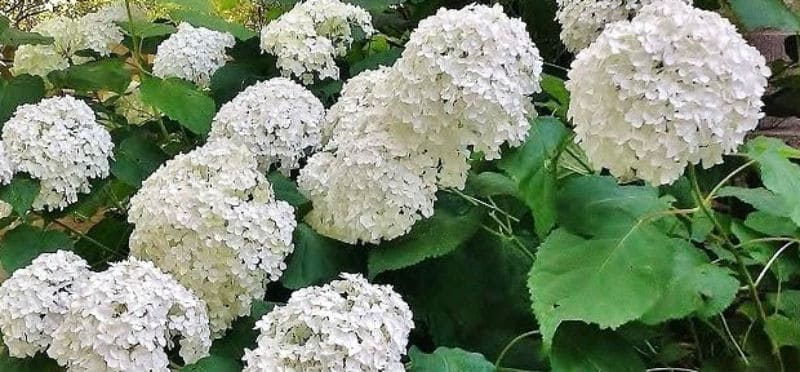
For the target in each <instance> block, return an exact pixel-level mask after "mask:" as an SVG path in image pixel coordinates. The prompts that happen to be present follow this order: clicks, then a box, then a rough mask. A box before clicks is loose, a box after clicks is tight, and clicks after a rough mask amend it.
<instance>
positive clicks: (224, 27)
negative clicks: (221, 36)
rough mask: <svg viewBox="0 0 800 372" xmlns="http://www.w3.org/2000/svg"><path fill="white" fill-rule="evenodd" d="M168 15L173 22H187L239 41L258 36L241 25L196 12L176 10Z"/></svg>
mask: <svg viewBox="0 0 800 372" xmlns="http://www.w3.org/2000/svg"><path fill="white" fill-rule="evenodd" d="M169 15H170V17H171V19H172V20H173V21H175V22H187V23H190V24H192V25H193V26H195V27H205V28H208V29H211V30H215V31H220V32H228V33H230V34H231V35H233V36H234V37H236V38H237V39H239V40H247V39H250V38H253V37H256V36H258V33H256V32H254V31H251V30H249V29H247V28H246V27H244V26H242V25H239V24H236V23H231V22H228V21H226V20H224V19H222V18H219V17H217V16H215V15H211V14H207V13H201V12H198V11H196V10H188V9H176V10H173V11H170V12H169Z"/></svg>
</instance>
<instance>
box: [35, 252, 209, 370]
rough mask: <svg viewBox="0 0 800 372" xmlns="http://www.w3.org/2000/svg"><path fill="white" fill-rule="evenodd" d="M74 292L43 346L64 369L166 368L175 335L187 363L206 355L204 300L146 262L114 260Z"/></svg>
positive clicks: (80, 284) (207, 340) (207, 342)
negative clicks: (46, 343)
mask: <svg viewBox="0 0 800 372" xmlns="http://www.w3.org/2000/svg"><path fill="white" fill-rule="evenodd" d="M73 291H74V294H73V296H72V301H71V303H70V305H69V309H68V311H67V312H66V314H65V315H64V319H63V322H62V324H61V325H60V326H59V327H58V328H57V329H56V330H55V332H53V335H52V337H53V340H52V345H51V346H50V348H49V349H48V350H47V353H48V355H49V356H50V357H52V358H53V359H55V360H56V361H57V362H58V363H59V364H60V365H62V366H66V367H67V369H68V370H71V371H163V372H167V371H169V368H167V366H168V364H169V360H168V358H167V354H166V352H165V349H173V348H175V346H176V345H175V344H174V342H175V340H178V339H179V340H180V341H179V344H180V356H181V357H182V358H183V360H184V361H185V362H186V363H187V364H190V363H194V362H196V361H197V360H199V359H201V358H203V357H205V356H206V355H208V350H209V348H210V347H211V338H210V331H209V329H208V315H207V313H206V307H205V303H204V302H203V301H202V300H200V299H198V298H197V296H195V294H194V293H192V292H191V291H190V290H187V289H186V288H184V287H182V286H181V285H180V284H178V282H177V281H176V280H175V279H174V278H172V277H171V276H169V275H167V274H165V273H163V272H161V271H160V270H159V269H158V268H156V267H155V266H154V265H153V264H152V263H150V262H147V261H140V260H137V259H136V258H130V259H129V260H126V261H123V262H119V263H116V264H112V265H111V267H110V268H109V269H108V270H106V271H103V272H100V273H96V274H93V275H92V276H91V277H89V279H88V280H85V281H82V282H78V283H76V285H75V288H74V289H73Z"/></svg>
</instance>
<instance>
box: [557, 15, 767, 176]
mask: <svg viewBox="0 0 800 372" xmlns="http://www.w3.org/2000/svg"><path fill="white" fill-rule="evenodd" d="M768 75H769V70H768V69H767V67H766V65H765V60H764V57H763V56H761V54H759V52H758V51H757V50H756V49H755V48H753V47H751V46H749V45H748V44H747V43H746V42H745V40H744V39H743V38H742V37H741V36H740V35H739V34H738V33H737V32H736V29H735V28H734V26H733V25H731V24H730V22H728V21H727V20H725V19H724V18H722V17H721V16H719V15H718V14H716V13H712V12H708V11H704V10H700V9H696V8H693V7H692V6H690V5H687V4H684V3H683V2H681V1H678V0H668V1H661V2H658V3H653V4H651V5H648V6H645V7H643V8H642V9H641V10H640V12H639V15H637V16H636V17H634V18H633V20H631V21H629V22H627V21H626V22H618V23H614V24H612V25H609V26H607V27H606V29H605V31H603V33H602V34H601V35H600V36H599V37H598V38H597V40H596V41H595V42H594V43H593V44H592V45H591V46H589V47H588V48H586V49H584V50H583V51H582V52H581V53H580V54H578V56H577V58H576V59H575V61H574V62H573V64H572V70H571V71H570V73H569V79H570V81H569V82H568V83H567V87H568V89H569V90H570V91H571V92H572V98H571V104H570V108H569V113H568V114H569V116H570V117H571V118H572V121H573V123H574V124H575V133H576V134H577V136H576V138H575V139H576V141H577V142H578V144H579V145H580V146H581V147H582V148H583V149H584V151H586V154H587V155H588V157H589V160H590V161H591V162H592V164H593V165H594V166H595V167H597V168H608V169H609V170H610V171H611V173H612V174H613V175H615V176H618V177H630V176H636V177H638V178H641V179H643V180H646V181H648V182H650V183H652V184H655V185H659V184H669V183H672V182H674V181H675V180H676V179H678V177H680V176H681V174H683V171H684V169H685V168H686V166H687V165H691V164H700V163H702V165H703V166H705V167H711V166H713V165H715V164H719V163H721V162H722V155H723V154H729V153H731V152H734V151H736V148H737V147H738V146H739V145H740V144H742V143H743V142H744V138H745V134H747V132H748V131H750V130H752V129H754V128H755V127H756V125H757V124H758V120H759V119H760V118H761V117H762V115H763V114H762V113H761V107H762V106H763V103H762V101H761V96H762V95H763V94H764V91H765V88H766V85H767V79H766V78H767V76H768Z"/></svg>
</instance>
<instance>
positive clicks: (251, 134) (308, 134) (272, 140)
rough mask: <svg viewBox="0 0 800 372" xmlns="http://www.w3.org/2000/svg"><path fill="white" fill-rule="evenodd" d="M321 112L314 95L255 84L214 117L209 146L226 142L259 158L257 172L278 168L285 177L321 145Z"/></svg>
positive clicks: (285, 84) (283, 85)
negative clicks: (229, 140) (213, 142)
mask: <svg viewBox="0 0 800 372" xmlns="http://www.w3.org/2000/svg"><path fill="white" fill-rule="evenodd" d="M324 115H325V107H324V106H323V105H322V102H320V101H319V99H317V97H314V95H313V94H312V93H311V92H310V91H308V90H307V89H306V88H304V87H303V86H302V85H299V84H297V83H295V82H293V81H291V80H289V79H285V78H275V79H272V80H268V81H263V82H260V83H256V84H255V85H252V86H250V87H248V88H247V89H245V90H244V91H243V92H241V93H239V95H237V96H236V98H234V99H233V100H232V101H230V102H228V103H226V104H225V105H223V106H222V108H221V109H220V110H219V112H218V113H217V116H216V117H214V122H213V124H212V126H211V135H210V139H209V140H210V141H214V140H216V139H217V138H228V139H231V140H232V141H233V142H235V143H240V144H244V145H245V146H247V148H248V149H249V150H250V151H252V152H253V153H254V154H255V155H256V156H258V158H259V159H258V160H259V163H260V165H261V168H262V169H267V168H269V166H270V164H280V169H281V171H282V172H284V173H286V174H288V172H289V171H290V170H292V169H295V168H297V167H299V165H300V164H299V161H300V159H301V158H303V157H304V156H305V154H306V150H316V149H317V148H319V146H320V144H321V141H322V139H321V133H320V126H321V122H322V118H323V116H324Z"/></svg>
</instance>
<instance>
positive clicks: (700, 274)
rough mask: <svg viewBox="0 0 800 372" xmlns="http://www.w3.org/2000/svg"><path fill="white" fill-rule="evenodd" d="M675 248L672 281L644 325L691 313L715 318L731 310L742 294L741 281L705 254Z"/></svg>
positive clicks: (643, 319)
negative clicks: (726, 310)
mask: <svg viewBox="0 0 800 372" xmlns="http://www.w3.org/2000/svg"><path fill="white" fill-rule="evenodd" d="M676 248H677V250H676V251H675V258H674V265H673V273H672V278H671V280H670V282H669V284H668V285H667V288H666V291H665V293H664V294H663V295H662V297H661V298H660V299H659V300H658V302H656V304H655V305H654V306H653V307H652V308H651V309H650V310H649V311H648V312H647V313H646V314H644V316H643V317H642V318H641V320H642V321H643V322H645V323H650V324H656V323H661V322H664V321H666V320H670V319H679V318H683V317H685V316H687V315H690V314H692V313H696V314H697V315H700V316H702V317H710V316H713V315H715V314H718V313H720V312H722V311H723V310H725V308H727V307H728V306H730V304H731V302H733V299H734V297H736V292H737V291H738V290H739V285H740V284H739V281H738V280H736V278H734V277H733V276H731V272H730V270H728V269H725V268H721V267H719V266H715V265H713V264H711V263H710V262H709V259H708V257H706V255H705V253H703V252H702V251H700V250H698V249H695V248H694V247H692V246H691V245H688V244H682V245H676Z"/></svg>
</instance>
